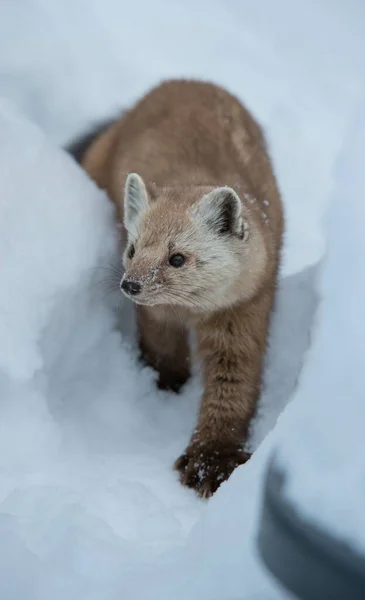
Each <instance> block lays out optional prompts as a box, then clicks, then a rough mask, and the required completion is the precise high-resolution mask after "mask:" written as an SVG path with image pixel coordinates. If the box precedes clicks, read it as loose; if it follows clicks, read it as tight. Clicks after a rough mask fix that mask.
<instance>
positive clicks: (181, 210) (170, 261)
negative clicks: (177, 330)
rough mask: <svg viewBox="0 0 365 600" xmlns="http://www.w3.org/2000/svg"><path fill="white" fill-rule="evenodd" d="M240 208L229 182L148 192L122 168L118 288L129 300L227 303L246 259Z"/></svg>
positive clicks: (208, 306)
mask: <svg viewBox="0 0 365 600" xmlns="http://www.w3.org/2000/svg"><path fill="white" fill-rule="evenodd" d="M244 212H245V211H244V207H243V206H242V203H241V200H240V198H239V197H238V196H237V194H236V193H235V192H234V190H233V189H231V188H229V187H219V188H213V189H212V188H211V187H210V188H209V187H207V188H206V187H199V186H198V187H197V186H191V187H189V186H184V187H182V186H177V187H164V188H161V189H160V190H158V189H156V191H155V193H154V194H153V197H152V194H148V192H147V189H146V186H145V184H144V182H143V180H142V178H141V177H140V176H139V175H137V174H135V173H132V174H130V175H129V176H128V178H127V181H126V186H125V198H124V226H125V228H126V230H127V233H128V243H127V246H126V249H125V252H124V256H123V262H124V267H125V274H124V276H123V278H122V280H121V282H120V287H121V290H122V292H123V293H124V294H125V295H126V296H128V297H129V298H130V299H131V300H133V301H134V302H136V303H137V304H143V305H150V306H151V305H166V304H167V305H180V306H184V307H186V308H188V309H189V310H191V311H193V312H205V313H208V312H209V313H211V312H214V311H215V310H218V309H220V308H223V307H226V306H228V305H230V304H232V303H234V302H235V301H236V300H237V299H238V297H242V289H241V286H240V285H239V282H240V281H241V279H242V276H243V275H244V272H245V266H246V267H247V265H248V263H249V261H250V260H251V259H250V237H251V232H250V227H249V221H248V217H247V215H246V214H244ZM251 251H252V249H251ZM251 262H252V261H251ZM250 264H251V263H250Z"/></svg>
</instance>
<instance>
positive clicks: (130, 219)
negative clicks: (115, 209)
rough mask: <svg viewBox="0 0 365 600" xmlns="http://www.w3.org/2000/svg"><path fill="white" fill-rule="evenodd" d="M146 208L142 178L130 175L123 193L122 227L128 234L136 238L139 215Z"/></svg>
mask: <svg viewBox="0 0 365 600" xmlns="http://www.w3.org/2000/svg"><path fill="white" fill-rule="evenodd" d="M147 208H148V194H147V190H146V186H145V184H144V181H143V179H142V177H140V176H139V175H138V174H137V173H130V174H129V175H128V177H127V181H126V184H125V191H124V226H125V228H126V230H127V231H128V233H129V234H130V235H132V236H133V237H137V234H138V225H139V221H140V218H141V214H142V213H143V212H144V211H145V210H147Z"/></svg>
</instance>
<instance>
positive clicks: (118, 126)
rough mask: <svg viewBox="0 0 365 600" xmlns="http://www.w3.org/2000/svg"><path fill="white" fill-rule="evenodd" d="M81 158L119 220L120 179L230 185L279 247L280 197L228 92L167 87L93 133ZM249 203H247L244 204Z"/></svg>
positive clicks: (261, 147) (255, 129)
mask: <svg viewBox="0 0 365 600" xmlns="http://www.w3.org/2000/svg"><path fill="white" fill-rule="evenodd" d="M90 137H91V139H92V141H91V144H90V145H89V147H87V149H86V150H85V148H84V150H85V151H84V153H83V156H82V158H81V164H82V165H83V166H84V168H85V169H86V171H88V173H89V175H90V176H91V177H92V178H93V179H94V180H95V181H96V183H97V184H98V185H99V186H100V187H101V188H104V189H106V190H107V191H108V193H109V195H110V197H111V198H112V200H114V202H115V203H116V204H117V207H118V209H119V213H120V216H121V218H122V214H121V212H122V201H123V189H124V183H125V179H126V177H127V175H128V173H130V172H137V173H139V174H140V175H141V176H142V177H143V179H144V180H145V181H146V182H147V183H154V184H156V185H158V186H161V185H174V184H175V185H176V184H178V185H187V184H191V185H194V184H200V185H205V184H206V185H213V186H214V185H217V186H220V185H229V186H231V187H233V188H235V189H236V191H237V193H238V194H239V195H240V197H241V199H242V200H244V198H251V199H253V206H252V210H253V211H254V212H255V211H256V210H257V212H258V215H259V213H260V218H261V216H262V213H263V212H264V214H265V215H266V217H265V218H264V221H265V220H268V221H269V222H270V230H271V231H272V232H273V240H272V241H273V242H274V246H275V245H276V244H275V240H276V241H277V246H278V247H279V246H280V241H281V234H282V228H283V215H282V205H281V200H280V194H279V191H278V188H277V184H276V179H275V176H274V173H273V170H272V166H271V162H270V159H269V157H268V154H267V151H266V145H265V141H264V137H263V134H262V132H261V129H260V127H259V125H258V124H257V123H256V121H255V120H254V118H253V117H252V116H251V115H250V113H249V112H248V111H247V110H246V109H245V108H244V107H243V106H242V104H241V103H240V102H239V101H238V100H237V99H236V98H235V97H234V96H232V95H231V94H230V93H229V92H227V91H226V90H224V89H223V88H221V87H219V86H216V85H214V84H211V83H203V82H198V81H189V80H171V81H166V82H164V83H162V84H160V85H159V86H157V87H155V88H153V89H152V90H151V91H150V92H148V93H147V94H146V95H145V96H144V97H143V98H142V99H141V100H140V101H139V102H137V103H136V105H135V106H134V107H133V108H132V109H130V110H129V111H127V112H125V113H124V114H123V115H122V116H121V118H120V119H118V120H117V121H114V122H113V123H112V124H109V125H107V126H106V128H100V127H99V129H98V132H97V135H96V137H94V138H92V136H90ZM248 202H249V200H248Z"/></svg>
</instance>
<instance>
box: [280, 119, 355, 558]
mask: <svg viewBox="0 0 365 600" xmlns="http://www.w3.org/2000/svg"><path fill="white" fill-rule="evenodd" d="M364 140H365V110H364V111H363V112H362V113H361V114H360V115H359V116H358V118H357V119H356V121H355V124H354V126H353V127H352V129H351V130H350V132H349V135H348V136H347V139H346V140H345V142H344V145H343V149H342V152H341V155H340V158H339V161H338V164H337V165H336V182H337V185H336V190H335V194H334V197H333V202H332V204H331V207H330V211H329V213H328V218H327V219H326V228H327V237H328V253H327V256H326V259H325V261H324V265H323V272H322V274H321V282H320V293H321V296H322V298H323V300H322V302H321V304H320V309H319V313H318V319H317V327H316V329H315V333H314V335H313V342H312V348H311V353H310V356H309V358H308V361H307V364H306V367H305V370H304V372H303V374H302V377H301V380H300V386H299V388H298V392H297V393H296V394H295V398H294V402H295V407H296V410H295V413H293V419H292V427H291V428H290V429H288V433H287V435H286V437H285V439H284V440H283V442H282V444H281V445H280V447H279V448H280V454H279V456H280V458H281V463H282V465H283V467H284V468H285V469H286V470H287V469H288V470H289V475H290V476H289V477H288V479H287V484H286V491H287V494H288V495H289V497H290V498H291V500H293V501H294V502H295V504H296V505H297V506H298V509H299V510H301V511H302V512H304V514H305V516H306V517H307V518H309V519H311V520H312V521H315V522H317V523H319V524H320V525H321V526H322V527H323V526H325V527H327V528H328V530H329V532H330V533H332V534H333V535H339V536H341V537H342V538H344V539H346V540H347V541H348V542H349V543H350V544H352V545H354V546H355V547H357V548H358V549H360V550H361V551H362V552H364V551H365V526H363V523H364V518H363V515H364V501H363V500H364V496H365V479H364V471H365V437H364V423H365V401H364V383H363V374H364V373H363V369H364V366H365V319H364V307H365V268H364V259H365V237H364V225H365V202H364V200H365V172H364V168H363V162H364V152H365V142H364Z"/></svg>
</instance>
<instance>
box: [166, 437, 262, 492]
mask: <svg viewBox="0 0 365 600" xmlns="http://www.w3.org/2000/svg"><path fill="white" fill-rule="evenodd" d="M250 456H251V455H250V454H248V453H247V452H245V451H244V450H242V449H241V448H239V447H237V446H227V445H223V444H219V443H217V445H210V446H205V445H204V444H203V443H199V442H197V443H194V444H192V445H191V446H189V447H188V448H187V449H186V450H185V452H184V454H182V455H181V456H180V458H178V459H177V461H176V463H175V469H176V470H177V471H179V473H180V481H181V483H182V484H183V485H186V486H187V487H190V488H193V489H195V491H196V492H197V494H198V495H199V496H201V497H202V498H208V497H209V496H211V495H212V494H214V492H215V491H216V490H217V489H218V488H219V486H220V484H221V483H222V482H223V481H225V480H226V479H228V478H229V476H230V475H231V473H232V471H234V469H235V468H236V467H238V466H239V465H242V464H243V463H245V462H247V460H248V459H249V458H250Z"/></svg>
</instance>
